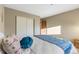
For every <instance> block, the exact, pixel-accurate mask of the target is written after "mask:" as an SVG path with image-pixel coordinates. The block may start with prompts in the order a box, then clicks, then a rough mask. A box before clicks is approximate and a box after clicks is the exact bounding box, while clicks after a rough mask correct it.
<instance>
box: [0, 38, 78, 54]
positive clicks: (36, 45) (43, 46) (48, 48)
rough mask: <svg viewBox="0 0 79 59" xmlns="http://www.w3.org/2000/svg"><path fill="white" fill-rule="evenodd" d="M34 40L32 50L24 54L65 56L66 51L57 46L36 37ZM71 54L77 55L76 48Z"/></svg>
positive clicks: (73, 48) (23, 52)
mask: <svg viewBox="0 0 79 59" xmlns="http://www.w3.org/2000/svg"><path fill="white" fill-rule="evenodd" d="M32 38H33V44H32V46H31V49H28V50H23V51H22V54H64V51H63V50H62V49H61V48H60V47H58V46H56V45H55V44H51V43H48V42H46V41H43V40H41V39H38V38H36V37H32ZM72 46H73V45H72ZM0 54H3V51H2V50H1V49H0ZM70 54H77V50H76V49H75V47H74V46H73V47H72V50H71V52H70Z"/></svg>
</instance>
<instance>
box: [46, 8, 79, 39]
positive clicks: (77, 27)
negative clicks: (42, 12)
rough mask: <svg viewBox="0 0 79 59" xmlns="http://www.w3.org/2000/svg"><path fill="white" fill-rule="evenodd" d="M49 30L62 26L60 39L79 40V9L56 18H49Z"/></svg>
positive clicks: (47, 19)
mask: <svg viewBox="0 0 79 59" xmlns="http://www.w3.org/2000/svg"><path fill="white" fill-rule="evenodd" d="M44 20H46V21H47V28H51V27H55V26H58V25H60V26H61V33H62V34H61V35H58V36H59V37H66V38H70V39H73V38H79V9H75V10H73V11H69V12H65V13H62V14H58V15H55V16H51V17H47V18H45V19H44Z"/></svg>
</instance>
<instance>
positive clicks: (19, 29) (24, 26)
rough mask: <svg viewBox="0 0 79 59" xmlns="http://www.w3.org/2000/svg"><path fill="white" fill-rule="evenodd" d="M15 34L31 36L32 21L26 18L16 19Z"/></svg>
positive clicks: (18, 17) (19, 17)
mask: <svg viewBox="0 0 79 59" xmlns="http://www.w3.org/2000/svg"><path fill="white" fill-rule="evenodd" d="M16 34H17V35H18V34H23V35H27V36H33V19H32V18H28V17H22V16H17V17H16Z"/></svg>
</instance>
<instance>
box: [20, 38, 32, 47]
mask: <svg viewBox="0 0 79 59" xmlns="http://www.w3.org/2000/svg"><path fill="white" fill-rule="evenodd" d="M32 43H33V39H32V38H31V37H23V38H22V40H21V41H20V46H21V48H23V49H27V48H30V47H31V45H32Z"/></svg>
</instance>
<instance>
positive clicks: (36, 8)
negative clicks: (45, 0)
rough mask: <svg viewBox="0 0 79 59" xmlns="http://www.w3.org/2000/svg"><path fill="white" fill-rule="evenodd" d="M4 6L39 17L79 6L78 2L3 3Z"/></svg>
mask: <svg viewBox="0 0 79 59" xmlns="http://www.w3.org/2000/svg"><path fill="white" fill-rule="evenodd" d="M4 6H6V7H9V8H13V9H16V10H20V11H24V12H28V13H31V14H34V15H38V16H40V17H41V18H45V17H49V16H53V15H56V14H60V13H63V12H67V11H70V10H73V9H76V8H79V4H5V5H4Z"/></svg>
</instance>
